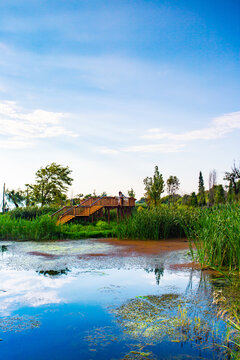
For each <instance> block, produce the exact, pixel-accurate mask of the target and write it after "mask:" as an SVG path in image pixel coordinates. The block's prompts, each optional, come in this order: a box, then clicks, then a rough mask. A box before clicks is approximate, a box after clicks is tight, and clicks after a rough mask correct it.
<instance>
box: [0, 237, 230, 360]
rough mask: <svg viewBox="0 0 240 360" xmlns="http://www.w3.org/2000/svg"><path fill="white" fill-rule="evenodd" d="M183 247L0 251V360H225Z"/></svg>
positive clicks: (207, 292)
mask: <svg viewBox="0 0 240 360" xmlns="http://www.w3.org/2000/svg"><path fill="white" fill-rule="evenodd" d="M190 261H191V259H190V255H189V250H188V247H187V242H184V241H181V242H179V241H174V240H170V241H168V242H154V241H148V242H143V241H117V240H78V241H57V242H41V243H36V242H6V241H4V242H0V339H1V341H0V358H1V359H8V360H10V359H11V360H12V359H14V360H15V359H18V360H19V359H24V360H27V359H34V360H38V359H39V360H40V359H51V360H54V359H58V360H60V359H71V360H74V359H81V360H84V359H93V360H94V359H104V360H106V359H224V358H226V355H225V354H224V348H223V347H221V344H222V343H223V339H224V337H225V331H226V329H225V324H224V322H223V321H221V320H218V319H217V318H216V309H215V308H214V305H213V304H212V290H213V289H212V286H213V285H212V282H211V281H210V280H211V279H210V277H211V275H210V274H207V273H202V272H201V271H200V270H197V269H194V268H193V267H192V266H191V264H189V265H186V264H188V263H190Z"/></svg>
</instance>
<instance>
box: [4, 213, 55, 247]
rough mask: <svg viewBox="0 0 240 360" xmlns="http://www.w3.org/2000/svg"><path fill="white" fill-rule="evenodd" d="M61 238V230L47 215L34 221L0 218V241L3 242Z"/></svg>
mask: <svg viewBox="0 0 240 360" xmlns="http://www.w3.org/2000/svg"><path fill="white" fill-rule="evenodd" d="M59 238H61V228H59V227H58V226H57V225H56V223H55V220H53V219H51V218H50V216H48V215H43V216H41V217H38V218H36V219H32V220H25V219H21V218H19V219H13V218H11V216H10V215H1V216H0V239H4V240H37V241H38V240H55V239H59Z"/></svg>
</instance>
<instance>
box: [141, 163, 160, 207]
mask: <svg viewBox="0 0 240 360" xmlns="http://www.w3.org/2000/svg"><path fill="white" fill-rule="evenodd" d="M143 183H144V185H145V191H146V193H145V197H146V199H147V202H148V203H149V204H154V206H156V205H157V203H158V202H159V200H160V198H161V194H162V193H163V191H164V180H163V176H162V174H160V172H159V170H158V166H155V171H154V175H153V177H146V178H145V179H144V180H143Z"/></svg>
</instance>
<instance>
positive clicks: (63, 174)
mask: <svg viewBox="0 0 240 360" xmlns="http://www.w3.org/2000/svg"><path fill="white" fill-rule="evenodd" d="M71 172H72V171H71V170H70V169H69V167H68V166H66V167H64V166H61V165H59V164H56V163H52V164H50V165H47V166H46V167H44V168H43V167H41V168H40V169H39V170H38V171H37V172H36V184H33V185H29V187H30V197H31V199H32V200H33V201H34V202H36V203H40V204H41V206H43V205H46V204H50V203H52V202H58V201H59V200H63V199H66V192H67V190H68V187H69V186H70V185H71V184H72V182H73V179H72V178H71V177H70V176H69V175H70V174H71Z"/></svg>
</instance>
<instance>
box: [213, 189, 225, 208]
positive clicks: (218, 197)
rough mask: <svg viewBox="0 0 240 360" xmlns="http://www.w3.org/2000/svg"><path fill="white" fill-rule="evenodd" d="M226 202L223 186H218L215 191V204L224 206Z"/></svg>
mask: <svg viewBox="0 0 240 360" xmlns="http://www.w3.org/2000/svg"><path fill="white" fill-rule="evenodd" d="M224 202H225V192H224V189H223V186H222V184H219V185H216V186H215V189H214V204H216V205H218V204H223V203H224Z"/></svg>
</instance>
